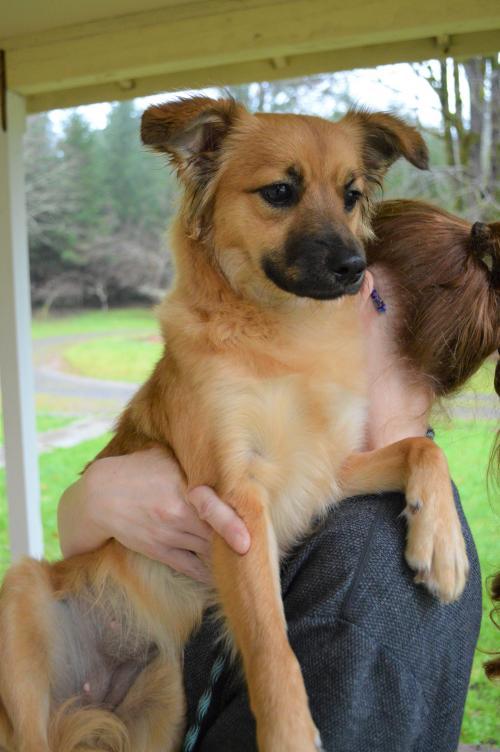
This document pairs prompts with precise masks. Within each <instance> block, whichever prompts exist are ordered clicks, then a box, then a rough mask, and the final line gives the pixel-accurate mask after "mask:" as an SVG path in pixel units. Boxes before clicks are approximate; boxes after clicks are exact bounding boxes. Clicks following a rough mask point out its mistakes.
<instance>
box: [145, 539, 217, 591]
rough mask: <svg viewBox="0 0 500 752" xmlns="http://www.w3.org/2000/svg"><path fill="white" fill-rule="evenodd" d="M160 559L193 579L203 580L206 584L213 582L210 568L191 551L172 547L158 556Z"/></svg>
mask: <svg viewBox="0 0 500 752" xmlns="http://www.w3.org/2000/svg"><path fill="white" fill-rule="evenodd" d="M158 561H161V562H163V563H164V564H168V565H169V566H170V567H172V569H175V571H176V572H180V573H181V574H185V575H187V576H188V577H192V578H193V580H197V581H198V582H202V583H204V584H205V585H210V584H212V578H211V575H210V572H209V570H208V568H207V567H206V566H205V564H203V562H202V561H200V559H199V558H198V557H197V556H196V555H195V554H192V553H190V552H189V551H181V550H180V549H178V548H171V549H170V550H169V551H167V552H166V553H165V555H164V556H162V557H161V558H158Z"/></svg>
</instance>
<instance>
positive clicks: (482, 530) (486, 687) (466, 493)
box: [0, 422, 500, 745]
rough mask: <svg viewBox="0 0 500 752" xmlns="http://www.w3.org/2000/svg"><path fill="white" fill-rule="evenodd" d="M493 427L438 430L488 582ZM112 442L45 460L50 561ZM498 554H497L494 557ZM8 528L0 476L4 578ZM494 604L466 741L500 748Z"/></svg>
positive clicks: (494, 516) (496, 504)
mask: <svg viewBox="0 0 500 752" xmlns="http://www.w3.org/2000/svg"><path fill="white" fill-rule="evenodd" d="M493 431H494V424H493V423H492V422H478V423H465V422H457V423H456V424H455V425H454V426H453V427H450V426H446V427H443V428H439V426H437V427H436V435H437V441H438V443H439V444H440V445H441V446H442V447H443V448H444V449H445V451H446V453H447V455H448V458H449V461H450V466H451V470H452V474H453V477H454V479H455V482H456V483H457V486H458V487H459V489H460V492H461V496H462V503H463V505H464V508H465V510H466V513H467V517H468V520H469V523H470V526H471V528H472V531H473V534H474V538H475V540H476V545H477V548H478V552H479V557H480V560H481V566H482V573H483V580H484V579H485V578H486V577H487V576H488V575H491V574H493V572H494V571H496V570H497V569H499V568H500V556H499V555H498V540H499V537H500V536H499V533H500V499H499V498H498V495H497V496H496V497H495V494H494V491H493V489H492V490H491V491H490V495H489V496H488V494H487V490H486V482H485V477H486V468H487V464H488V458H489V451H490V448H491V444H492V440H493ZM106 441H107V437H106V436H103V437H101V438H99V439H94V440H92V441H87V442H84V443H82V444H80V445H78V446H76V447H73V448H71V449H58V450H55V451H52V452H50V453H48V454H44V455H42V456H41V458H40V475H41V489H42V512H43V519H44V534H45V546H46V552H47V557H48V558H49V559H52V558H54V557H57V556H59V545H58V542H57V533H56V506H57V502H58V499H59V497H60V495H61V493H62V491H63V490H64V488H66V487H67V486H68V485H69V484H70V483H72V482H73V481H74V480H75V479H76V477H77V474H78V472H79V471H80V470H81V468H82V467H83V466H84V465H85V463H86V462H87V461H88V460H89V459H90V458H92V457H93V456H94V455H95V454H96V453H97V452H98V451H99V449H100V448H101V447H102V446H103V445H104V443H105V442H106ZM495 551H496V552H497V553H496V554H495ZM8 560H9V556H8V547H7V522H6V506H5V475H4V471H3V470H0V576H1V575H2V573H3V571H4V570H5V568H6V567H7V565H8ZM489 608H490V606H489V600H488V598H487V596H486V595H485V599H484V614H483V623H482V627H481V635H480V639H479V645H478V650H477V651H476V657H475V661H474V668H473V673H472V679H471V687H470V691H469V695H468V699H467V707H466V715H465V719H464V724H463V731H462V741H463V742H464V743H468V744H479V743H490V744H496V745H500V731H499V729H498V687H494V685H493V684H491V683H490V682H488V681H487V680H486V678H485V677H484V674H483V670H482V663H483V662H484V660H485V659H486V656H485V654H484V652H481V651H487V650H492V649H493V648H495V647H496V648H497V649H498V645H499V642H500V640H499V635H498V633H495V629H494V627H493V625H492V624H491V622H490V620H489V618H488V611H489Z"/></svg>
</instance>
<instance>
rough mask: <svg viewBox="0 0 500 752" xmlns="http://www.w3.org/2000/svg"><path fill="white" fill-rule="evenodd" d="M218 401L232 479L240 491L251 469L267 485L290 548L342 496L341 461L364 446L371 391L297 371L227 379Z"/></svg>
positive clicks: (278, 528) (280, 535) (279, 531)
mask: <svg viewBox="0 0 500 752" xmlns="http://www.w3.org/2000/svg"><path fill="white" fill-rule="evenodd" d="M218 402H219V405H218V410H217V421H218V422H220V421H222V423H223V425H220V428H221V430H220V432H219V436H221V437H223V439H222V446H221V452H222V455H221V457H220V461H221V465H222V467H223V468H226V473H227V474H228V476H232V477H231V479H230V478H229V477H228V481H229V485H233V484H234V485H235V486H236V487H235V491H237V484H238V483H239V482H241V481H242V480H243V477H246V478H247V479H248V480H250V481H252V482H256V483H258V484H259V485H260V486H262V487H263V488H264V489H265V491H266V496H267V498H268V509H269V513H270V516H271V521H272V524H273V527H274V530H275V533H276V536H277V539H278V544H279V546H280V548H281V549H282V551H285V550H286V549H287V548H288V547H289V546H290V545H291V544H292V543H294V542H295V541H296V539H297V537H299V536H301V535H303V534H304V532H305V531H306V530H307V527H308V525H309V523H310V521H311V519H312V518H313V517H314V515H315V514H317V513H318V512H320V511H321V510H323V509H324V508H325V507H326V506H327V504H328V503H329V501H334V500H335V499H338V498H339V488H338V485H337V482H336V477H337V475H338V470H339V463H340V462H341V461H342V459H344V458H345V457H346V456H347V455H348V454H350V453H351V452H352V451H355V450H356V449H358V448H359V446H360V441H361V436H362V426H363V422H364V417H365V400H364V397H362V396H360V394H359V393H356V392H355V391H350V390H349V389H347V388H345V387H341V386H339V385H338V384H336V383H334V382H333V380H327V379H324V380H323V379H315V380H313V379H311V378H310V377H309V378H308V377H307V376H305V375H304V374H290V375H286V376H279V377H275V378H267V379H264V380H256V379H251V378H249V379H241V380H238V381H237V382H235V383H233V384H231V383H227V382H226V383H225V386H224V389H223V390H222V391H221V392H220V400H219V401H218ZM233 471H235V472H234V474H233Z"/></svg>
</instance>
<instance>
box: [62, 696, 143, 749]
mask: <svg viewBox="0 0 500 752" xmlns="http://www.w3.org/2000/svg"><path fill="white" fill-rule="evenodd" d="M49 748H50V749H51V750H53V752H133V750H131V749H130V744H129V735H128V732H127V728H126V726H125V724H124V723H123V721H121V720H120V719H119V718H118V716H116V715H115V714H114V713H110V712H108V711H107V710H101V709H99V708H93V707H87V708H82V707H78V706H76V705H75V702H74V701H73V700H68V701H67V702H65V703H64V704H63V705H61V707H60V708H59V709H58V710H57V712H56V713H55V714H54V716H53V718H52V719H51V722H50V728H49Z"/></svg>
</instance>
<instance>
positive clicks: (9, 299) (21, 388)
mask: <svg viewBox="0 0 500 752" xmlns="http://www.w3.org/2000/svg"><path fill="white" fill-rule="evenodd" d="M6 104H7V107H6V114H7V130H6V131H5V130H3V128H1V129H0V352H1V354H2V357H1V363H0V367H1V387H2V411H3V423H4V441H5V469H6V475H7V498H8V502H9V536H10V547H11V552H12V558H13V560H16V559H19V557H21V556H23V555H26V554H31V555H32V556H36V557H39V556H41V555H42V553H43V536H42V523H41V515H40V491H39V481H38V461H37V460H38V457H37V442H36V428H35V399H34V381H33V362H32V352H31V326H30V324H31V306H30V278H29V264H28V233H27V224H26V205H25V191H24V166H23V133H24V127H25V120H26V115H25V103H24V99H23V98H22V97H20V96H19V95H18V94H13V93H12V92H7V96H6Z"/></svg>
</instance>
